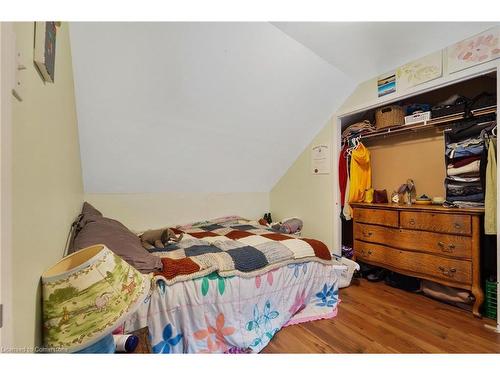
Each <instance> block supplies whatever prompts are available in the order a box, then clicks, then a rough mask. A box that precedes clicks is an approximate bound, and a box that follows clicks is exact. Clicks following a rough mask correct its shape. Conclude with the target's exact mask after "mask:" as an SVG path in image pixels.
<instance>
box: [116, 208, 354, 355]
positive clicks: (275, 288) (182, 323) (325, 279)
mask: <svg viewBox="0 0 500 375" xmlns="http://www.w3.org/2000/svg"><path fill="white" fill-rule="evenodd" d="M172 229H173V230H175V231H176V232H177V233H182V234H183V239H182V240H181V241H180V242H179V243H177V244H172V245H168V246H167V247H166V248H164V249H153V250H151V252H152V253H153V254H155V255H156V256H158V257H160V258H161V260H162V262H163V265H164V272H156V273H155V274H151V275H150V277H151V281H152V285H153V287H152V291H151V293H150V295H149V296H148V297H147V298H146V300H145V301H144V302H143V303H142V304H141V306H140V308H139V309H138V310H137V311H136V312H135V313H134V314H133V315H132V316H130V317H129V318H128V320H127V321H126V323H125V325H124V329H125V331H126V332H131V331H133V330H136V329H139V328H142V327H146V326H147V327H148V328H149V332H150V339H151V344H152V348H153V352H154V353H238V352H253V353H258V352H260V351H261V350H262V349H263V348H264V347H265V346H266V345H267V344H268V343H269V341H270V340H271V339H272V338H273V336H274V335H275V334H276V332H278V331H279V330H280V329H281V328H282V327H285V326H288V325H292V324H298V323H302V322H307V321H312V320H317V319H326V318H333V317H335V315H336V314H337V305H338V302H339V299H338V280H339V276H340V273H341V272H342V270H343V269H344V268H345V266H342V265H340V264H338V263H337V262H335V261H334V260H332V259H331V257H330V252H329V250H328V248H327V247H326V246H325V245H324V244H323V243H321V242H320V241H316V240H312V239H304V238H299V237H296V236H292V235H283V234H280V233H276V231H274V230H272V229H270V228H269V227H267V226H262V225H259V224H258V223H257V222H252V221H248V220H245V219H243V218H239V217H225V218H220V219H216V220H210V221H204V222H198V223H192V224H188V225H184V226H178V227H175V228H172ZM325 251H326V252H327V253H328V255H327V254H326V253H325ZM187 260H189V262H194V263H195V265H196V267H194V269H193V267H187V266H186V262H187ZM249 265H250V266H249ZM191 266H192V265H191Z"/></svg>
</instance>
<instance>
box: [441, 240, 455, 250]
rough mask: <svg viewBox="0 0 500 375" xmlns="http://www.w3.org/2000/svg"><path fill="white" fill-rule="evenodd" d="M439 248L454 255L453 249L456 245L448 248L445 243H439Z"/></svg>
mask: <svg viewBox="0 0 500 375" xmlns="http://www.w3.org/2000/svg"><path fill="white" fill-rule="evenodd" d="M438 246H439V247H440V248H441V251H444V252H445V253H452V252H453V249H454V248H455V245H454V244H452V243H451V244H449V245H448V246H445V243H444V242H443V241H439V242H438Z"/></svg>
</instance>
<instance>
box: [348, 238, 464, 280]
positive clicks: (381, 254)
mask: <svg viewBox="0 0 500 375" xmlns="http://www.w3.org/2000/svg"><path fill="white" fill-rule="evenodd" d="M354 250H355V252H356V256H357V258H358V259H359V260H361V261H366V262H368V263H370V262H373V263H377V264H380V265H382V266H384V265H386V266H387V267H392V268H395V269H396V270H397V269H400V270H402V271H409V272H412V273H414V274H416V276H418V277H422V278H425V277H426V276H428V277H430V278H432V279H440V280H446V281H448V282H449V283H457V284H464V285H470V284H471V283H472V263H471V262H469V261H466V260H458V259H450V258H445V257H439V256H436V255H430V254H424V253H417V252H411V251H405V250H398V249H393V248H391V247H387V246H382V245H377V244H371V243H367V242H363V241H359V240H355V241H354Z"/></svg>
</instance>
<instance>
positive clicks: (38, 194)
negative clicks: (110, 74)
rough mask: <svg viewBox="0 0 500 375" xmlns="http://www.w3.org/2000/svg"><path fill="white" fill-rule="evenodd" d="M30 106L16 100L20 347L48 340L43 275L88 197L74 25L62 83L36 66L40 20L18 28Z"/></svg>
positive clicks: (16, 322)
mask: <svg viewBox="0 0 500 375" xmlns="http://www.w3.org/2000/svg"><path fill="white" fill-rule="evenodd" d="M14 31H15V35H16V43H17V49H18V51H20V52H21V53H22V56H23V62H24V63H25V65H26V66H27V70H24V71H22V72H21V75H20V79H21V81H22V86H23V101H22V102H18V101H17V100H13V123H12V128H13V129H12V130H13V134H12V137H13V144H12V148H13V155H12V160H13V172H12V173H13V176H12V179H13V189H12V190H13V199H12V200H13V202H12V210H13V268H12V277H13V285H14V291H15V293H14V296H13V306H12V307H13V340H14V342H13V344H14V345H15V346H33V345H34V344H39V343H40V340H41V329H40V328H41V309H40V299H41V293H40V286H39V283H40V275H41V274H42V272H43V271H44V270H45V269H47V268H48V267H50V266H51V265H52V264H53V263H55V262H56V261H57V260H58V259H59V258H60V257H61V256H62V254H63V249H64V244H65V241H66V236H67V234H68V231H69V227H70V224H71V222H72V221H73V219H74V218H75V216H76V215H77V214H78V213H79V210H80V208H81V204H82V200H83V185H82V177H81V176H82V174H81V166H80V151H79V144H78V131H77V120H76V110H75V99H74V89H73V72H72V62H71V50H70V44H69V35H68V25H67V24H65V23H63V24H62V26H61V27H60V28H59V29H58V30H57V45H56V63H55V83H54V84H51V83H47V84H44V83H43V82H42V79H41V78H40V76H39V74H38V72H37V71H36V69H35V67H34V65H33V36H34V23H33V22H27V23H16V24H15V25H14Z"/></svg>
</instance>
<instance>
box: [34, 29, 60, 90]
mask: <svg viewBox="0 0 500 375" xmlns="http://www.w3.org/2000/svg"><path fill="white" fill-rule="evenodd" d="M56 26H57V22H35V46H34V56H33V61H34V62H35V66H36V67H37V69H38V71H39V73H40V75H41V76H42V79H43V80H44V81H45V82H51V83H53V82H54V71H55V62H56Z"/></svg>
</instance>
